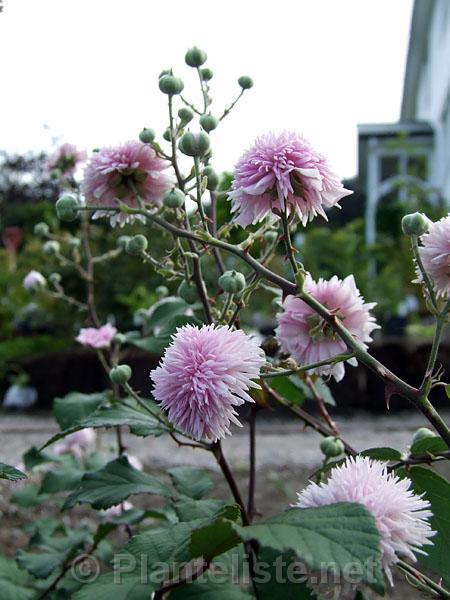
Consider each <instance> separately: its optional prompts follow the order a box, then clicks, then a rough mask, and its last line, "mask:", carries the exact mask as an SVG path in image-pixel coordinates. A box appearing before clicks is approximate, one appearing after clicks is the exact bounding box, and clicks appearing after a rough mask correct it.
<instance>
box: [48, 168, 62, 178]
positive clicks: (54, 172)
mask: <svg viewBox="0 0 450 600" xmlns="http://www.w3.org/2000/svg"><path fill="white" fill-rule="evenodd" d="M60 177H61V171H60V169H53V170H52V171H51V173H50V179H59V178H60Z"/></svg>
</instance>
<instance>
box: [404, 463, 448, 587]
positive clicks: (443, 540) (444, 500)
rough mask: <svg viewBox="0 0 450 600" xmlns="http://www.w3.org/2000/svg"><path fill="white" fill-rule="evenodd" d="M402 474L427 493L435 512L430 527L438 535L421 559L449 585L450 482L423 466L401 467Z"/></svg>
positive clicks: (416, 490)
mask: <svg viewBox="0 0 450 600" xmlns="http://www.w3.org/2000/svg"><path fill="white" fill-rule="evenodd" d="M401 475H403V476H405V477H407V478H409V479H410V480H411V482H412V486H413V489H414V491H415V492H416V493H417V494H425V498H426V499H427V500H428V501H429V502H430V504H431V512H432V513H433V517H432V519H431V527H432V529H434V531H436V532H437V535H436V536H435V537H433V538H431V541H432V542H433V545H432V546H425V548H424V550H425V551H426V552H427V556H421V557H420V562H421V563H422V564H423V565H424V566H425V567H426V568H428V569H431V570H432V571H434V572H435V573H437V575H439V576H440V577H442V578H443V579H444V581H445V583H446V585H450V575H449V574H450V483H449V482H448V481H447V480H446V479H444V478H443V477H441V476H440V475H438V474H437V473H436V472H435V471H432V470H431V469H426V468H424V467H411V468H410V469H408V470H407V471H406V470H405V469H402V470H401Z"/></svg>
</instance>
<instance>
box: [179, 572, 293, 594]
mask: <svg viewBox="0 0 450 600" xmlns="http://www.w3.org/2000/svg"><path fill="white" fill-rule="evenodd" d="M252 598H254V596H252V595H251V594H249V593H248V592H246V591H244V590H242V589H241V588H240V587H239V585H237V584H236V585H234V584H232V583H230V582H227V581H225V582H222V581H214V578H213V577H212V576H211V577H209V576H208V575H206V576H205V577H204V580H203V581H194V582H193V583H189V584H187V585H183V586H182V587H179V588H176V589H175V590H173V592H171V594H170V600H252ZM271 600H275V597H273V598H272V599H271ZM299 600H300V599H299Z"/></svg>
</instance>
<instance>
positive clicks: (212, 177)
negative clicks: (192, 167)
mask: <svg viewBox="0 0 450 600" xmlns="http://www.w3.org/2000/svg"><path fill="white" fill-rule="evenodd" d="M203 175H206V178H207V180H208V181H207V183H206V188H207V189H208V190H211V191H214V190H215V189H216V188H217V186H218V185H219V176H218V175H217V173H216V172H215V171H214V169H213V168H212V167H205V168H204V169H203Z"/></svg>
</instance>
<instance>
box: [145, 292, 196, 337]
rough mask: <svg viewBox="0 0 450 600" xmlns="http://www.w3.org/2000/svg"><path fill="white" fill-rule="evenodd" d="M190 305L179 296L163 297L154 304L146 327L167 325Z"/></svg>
mask: <svg viewBox="0 0 450 600" xmlns="http://www.w3.org/2000/svg"><path fill="white" fill-rule="evenodd" d="M187 308H188V305H187V304H186V302H185V301H184V300H182V298H179V297H178V296H169V297H167V298H162V300H159V301H158V302H156V304H154V305H153V306H152V308H151V309H150V311H149V314H148V318H147V319H146V322H145V326H146V329H153V328H154V327H157V326H158V325H166V324H167V323H168V321H170V319H172V318H173V317H175V316H176V315H180V314H182V313H183V312H185V311H186V309H187Z"/></svg>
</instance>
